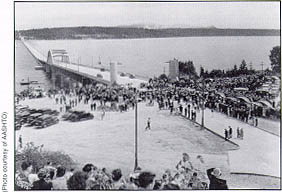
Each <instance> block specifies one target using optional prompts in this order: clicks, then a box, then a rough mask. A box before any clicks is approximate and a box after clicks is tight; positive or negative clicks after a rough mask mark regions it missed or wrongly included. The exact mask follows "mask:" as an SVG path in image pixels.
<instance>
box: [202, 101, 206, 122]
mask: <svg viewBox="0 0 282 192" xmlns="http://www.w3.org/2000/svg"><path fill="white" fill-rule="evenodd" d="M204 126H205V100H204V97H203V99H202V127H204Z"/></svg>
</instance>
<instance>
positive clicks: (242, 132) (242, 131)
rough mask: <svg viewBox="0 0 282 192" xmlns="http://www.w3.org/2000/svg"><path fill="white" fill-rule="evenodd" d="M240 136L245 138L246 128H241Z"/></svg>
mask: <svg viewBox="0 0 282 192" xmlns="http://www.w3.org/2000/svg"><path fill="white" fill-rule="evenodd" d="M240 138H241V139H244V130H243V128H241V129H240Z"/></svg>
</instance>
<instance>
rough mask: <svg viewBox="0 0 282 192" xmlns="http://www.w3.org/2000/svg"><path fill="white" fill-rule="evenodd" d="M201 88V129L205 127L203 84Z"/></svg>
mask: <svg viewBox="0 0 282 192" xmlns="http://www.w3.org/2000/svg"><path fill="white" fill-rule="evenodd" d="M201 88H202V97H201V100H202V123H201V125H202V128H203V127H204V126H205V97H204V88H205V86H204V83H203V84H202V86H201Z"/></svg>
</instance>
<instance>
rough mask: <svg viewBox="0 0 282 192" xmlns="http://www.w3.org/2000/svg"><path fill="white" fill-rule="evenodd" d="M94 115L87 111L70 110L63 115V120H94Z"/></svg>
mask: <svg viewBox="0 0 282 192" xmlns="http://www.w3.org/2000/svg"><path fill="white" fill-rule="evenodd" d="M93 118H94V115H93V114H91V113H87V112H85V111H73V110H69V111H68V112H66V113H65V114H64V115H62V120H64V121H70V122H78V121H86V120H90V119H93Z"/></svg>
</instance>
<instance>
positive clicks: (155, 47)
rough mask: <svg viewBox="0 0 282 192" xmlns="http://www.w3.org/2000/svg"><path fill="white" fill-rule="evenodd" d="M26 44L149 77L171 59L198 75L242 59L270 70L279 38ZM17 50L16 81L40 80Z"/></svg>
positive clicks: (41, 50)
mask: <svg viewBox="0 0 282 192" xmlns="http://www.w3.org/2000/svg"><path fill="white" fill-rule="evenodd" d="M29 43H30V44H31V45H33V47H34V48H36V49H37V50H38V51H39V52H41V53H42V54H43V55H45V56H47V52H48V50H49V49H65V50H67V51H68V52H69V55H70V57H71V61H72V62H76V63H77V62H78V60H80V61H79V62H80V63H82V64H85V65H89V66H97V65H98V62H99V58H100V61H101V62H102V65H103V66H105V67H106V68H107V67H108V66H109V62H110V61H118V62H121V63H122V64H123V65H122V66H119V69H118V70H119V71H124V72H129V73H133V74H137V75H141V76H145V77H152V76H157V75H159V74H161V73H163V72H164V70H165V71H166V72H167V71H168V64H166V63H165V62H166V61H168V60H170V59H173V58H177V59H179V60H181V61H186V60H192V61H193V62H194V65H195V67H196V70H197V71H198V72H199V69H200V66H203V67H204V68H205V69H208V70H211V69H231V68H233V66H234V65H235V64H237V65H239V64H240V63H241V61H242V59H245V60H246V61H247V63H248V64H249V63H250V62H252V66H253V68H254V69H261V65H260V64H261V63H262V62H263V63H264V68H266V67H270V61H269V54H270V50H271V49H272V47H274V46H277V45H280V37H278V36H277V37H276V36H274V37H272V36H271V37H184V38H182V37H181V38H152V39H107V40H96V39H86V40H32V41H29ZM19 45H21V44H19ZM18 49H21V48H20V47H19V48H16V79H22V77H27V76H29V75H31V74H30V73H32V74H37V75H39V76H42V73H40V72H38V71H35V70H34V69H33V68H32V67H31V66H33V65H36V64H34V61H33V59H32V58H29V59H28V58H26V57H27V55H28V54H29V53H28V52H27V51H24V50H18ZM19 60H20V61H19ZM37 75H36V76H35V77H34V78H37ZM44 81H45V80H44Z"/></svg>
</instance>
